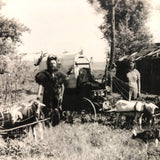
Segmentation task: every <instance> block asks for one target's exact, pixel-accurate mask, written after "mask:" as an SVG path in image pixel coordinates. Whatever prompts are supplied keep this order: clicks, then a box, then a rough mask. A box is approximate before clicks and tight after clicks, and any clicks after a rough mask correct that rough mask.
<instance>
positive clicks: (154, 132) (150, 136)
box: [132, 128, 159, 147]
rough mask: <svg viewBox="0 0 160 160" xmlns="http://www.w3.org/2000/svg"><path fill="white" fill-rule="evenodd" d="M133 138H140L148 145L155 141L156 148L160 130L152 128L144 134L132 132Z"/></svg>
mask: <svg viewBox="0 0 160 160" xmlns="http://www.w3.org/2000/svg"><path fill="white" fill-rule="evenodd" d="M132 133H133V135H132V138H133V139H135V138H138V139H141V140H143V141H144V142H145V143H146V144H147V143H148V142H149V141H151V140H155V143H156V147H157V146H158V141H159V130H158V129H157V128H152V129H150V130H145V131H143V132H140V133H136V131H135V130H132Z"/></svg>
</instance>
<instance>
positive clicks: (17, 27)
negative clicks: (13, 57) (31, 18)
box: [0, 15, 29, 55]
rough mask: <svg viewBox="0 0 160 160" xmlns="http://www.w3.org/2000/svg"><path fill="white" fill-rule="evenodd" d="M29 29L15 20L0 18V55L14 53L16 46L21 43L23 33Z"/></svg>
mask: <svg viewBox="0 0 160 160" xmlns="http://www.w3.org/2000/svg"><path fill="white" fill-rule="evenodd" d="M26 31H29V29H28V28H27V27H26V26H24V25H23V24H21V23H19V22H18V21H16V20H15V19H8V18H4V16H2V15H1V16H0V55H6V54H8V53H14V52H15V50H16V47H17V45H18V44H20V43H22V41H21V36H22V33H23V32H26Z"/></svg>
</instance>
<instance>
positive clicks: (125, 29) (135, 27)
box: [89, 0, 152, 58]
mask: <svg viewBox="0 0 160 160" xmlns="http://www.w3.org/2000/svg"><path fill="white" fill-rule="evenodd" d="M89 2H90V3H91V4H93V5H94V6H95V8H96V10H97V11H101V12H103V13H104V21H103V23H102V24H101V25H100V27H99V28H100V30H101V31H102V33H103V35H104V38H105V39H106V40H107V41H108V42H109V44H111V37H112V36H111V34H112V32H111V31H112V30H111V20H112V19H111V17H112V7H113V5H112V3H111V2H112V1H111V0H89ZM146 3H147V2H146V1H144V0H115V4H114V5H116V6H115V52H116V58H119V57H120V56H124V55H126V54H127V55H129V54H131V53H133V52H139V51H140V50H141V49H143V48H145V47H146V46H148V44H149V43H151V40H152V39H151V38H152V36H151V35H150V34H149V31H148V29H147V28H146V26H145V23H146V20H147V16H148V10H147V7H146Z"/></svg>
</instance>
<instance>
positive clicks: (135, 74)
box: [127, 69, 140, 88]
mask: <svg viewBox="0 0 160 160" xmlns="http://www.w3.org/2000/svg"><path fill="white" fill-rule="evenodd" d="M127 78H128V82H129V87H131V88H137V87H138V86H137V81H138V80H140V73H139V71H138V70H137V69H133V70H132V71H130V72H128V73H127Z"/></svg>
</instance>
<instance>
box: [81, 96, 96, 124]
mask: <svg viewBox="0 0 160 160" xmlns="http://www.w3.org/2000/svg"><path fill="white" fill-rule="evenodd" d="M81 107H82V108H81V109H82V111H81V116H82V117H84V118H85V119H84V120H85V121H86V122H87V121H93V122H95V121H96V120H97V113H96V108H95V105H94V104H93V102H92V101H91V100H90V99H88V98H86V97H83V98H82V102H81ZM87 116H88V117H87ZM88 119H89V120H88Z"/></svg>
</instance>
